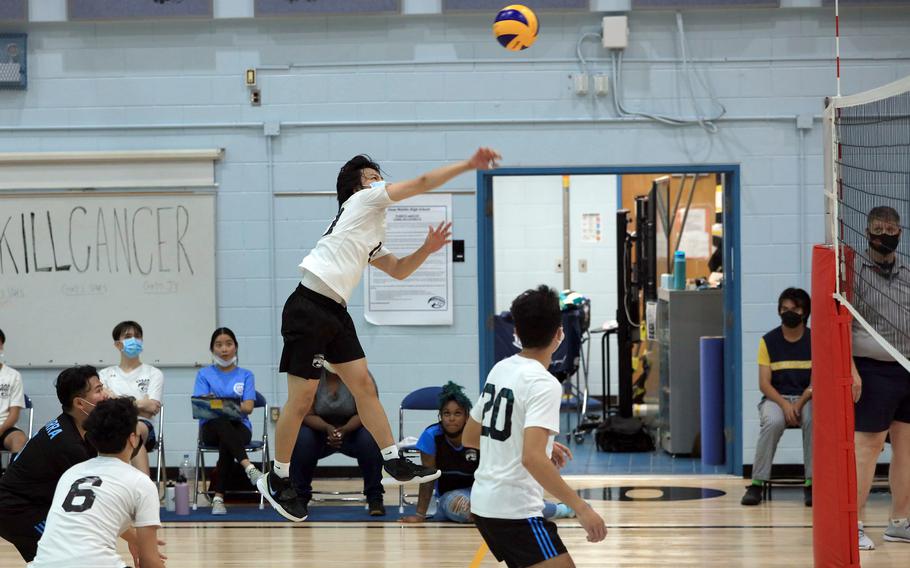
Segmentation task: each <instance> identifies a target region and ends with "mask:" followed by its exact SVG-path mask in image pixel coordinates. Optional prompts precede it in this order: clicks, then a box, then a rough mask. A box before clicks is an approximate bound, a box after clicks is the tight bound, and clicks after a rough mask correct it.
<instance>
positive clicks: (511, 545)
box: [474, 515, 568, 568]
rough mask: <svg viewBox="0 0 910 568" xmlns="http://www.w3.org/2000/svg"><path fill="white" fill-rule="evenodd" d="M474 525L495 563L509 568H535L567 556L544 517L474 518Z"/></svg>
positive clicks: (560, 541) (551, 525) (554, 527)
mask: <svg viewBox="0 0 910 568" xmlns="http://www.w3.org/2000/svg"><path fill="white" fill-rule="evenodd" d="M474 524H475V525H476V526H477V530H479V531H480V536H482V537H483V540H484V541H486V543H487V546H489V547H490V552H492V553H493V556H495V557H496V560H498V561H500V562H505V563H506V566H508V567H509V568H523V567H524V566H533V565H535V564H540V563H541V562H543V561H545V560H549V559H550V558H555V557H557V556H559V555H560V554H565V553H566V552H568V551H567V550H566V546H565V545H564V544H563V543H562V540H561V539H560V538H559V535H558V534H557V533H556V525H555V524H554V523H552V522H550V521H548V520H546V519H544V518H543V517H532V518H530V519H491V518H488V517H479V516H477V515H474Z"/></svg>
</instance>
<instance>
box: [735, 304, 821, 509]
mask: <svg viewBox="0 0 910 568" xmlns="http://www.w3.org/2000/svg"><path fill="white" fill-rule="evenodd" d="M811 307H812V304H811V300H810V298H809V294H808V293H807V292H806V291H805V290H803V289H800V288H787V289H786V290H784V291H783V292H781V295H780V297H779V298H778V299H777V313H778V315H779V316H780V320H781V325H780V326H779V327H776V328H774V329H772V330H771V331H769V332H768V333H766V334H765V335H764V337H762V338H761V340H760V341H759V344H758V385H759V389H761V393H762V399H761V402H760V403H758V412H759V415H760V416H761V423H760V424H761V430H760V431H759V434H758V444H757V445H756V447H755V461H754V462H753V464H752V485H750V486H749V487H748V488H747V489H746V494H745V495H743V498H742V501H741V503H742V504H743V505H758V504H759V503H761V501H762V485H764V484H765V482H767V481H768V480H769V479H771V465H772V464H773V463H774V453H775V452H776V451H777V444H778V442H780V437H781V436H782V435H783V433H784V430H786V429H787V428H788V427H796V426H801V427H802V430H803V463H804V464H805V472H806V485H805V487H804V488H803V496H804V501H805V504H806V506H807V507H811V506H812V406H811V404H810V402H809V401H810V400H811V399H812V386H811V380H812V340H811V334H810V330H809V328H808V327H807V326H806V322H807V321H808V319H809V313H810V311H811Z"/></svg>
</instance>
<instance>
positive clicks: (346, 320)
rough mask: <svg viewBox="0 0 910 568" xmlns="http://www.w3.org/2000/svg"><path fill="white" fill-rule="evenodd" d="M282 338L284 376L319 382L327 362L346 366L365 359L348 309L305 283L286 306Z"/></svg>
mask: <svg viewBox="0 0 910 568" xmlns="http://www.w3.org/2000/svg"><path fill="white" fill-rule="evenodd" d="M281 336H282V337H283V338H284V348H283V349H282V350H281V363H280V364H279V366H278V371H279V372H281V373H289V374H291V375H296V376H298V377H302V378H304V379H318V378H319V377H320V376H321V374H322V367H323V363H324V362H325V361H328V362H329V363H347V362H349V361H356V360H357V359H362V358H363V347H361V346H360V340H359V339H357V330H356V329H354V321H353V320H352V319H351V316H350V314H348V310H347V309H345V307H344V306H342V305H341V304H339V303H338V302H336V301H335V300H332V299H331V298H326V297H325V296H323V295H322V294H318V293H316V292H314V291H312V290H310V289H309V288H307V287H305V286H304V285H303V284H299V285H298V286H297V289H296V290H294V292H293V293H292V294H291V295H290V296H289V297H288V300H287V302H285V303H284V311H282V312H281Z"/></svg>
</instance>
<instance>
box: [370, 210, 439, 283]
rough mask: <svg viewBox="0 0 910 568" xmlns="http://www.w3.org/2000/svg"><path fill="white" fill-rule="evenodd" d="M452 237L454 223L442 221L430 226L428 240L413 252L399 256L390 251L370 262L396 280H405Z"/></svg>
mask: <svg viewBox="0 0 910 568" xmlns="http://www.w3.org/2000/svg"><path fill="white" fill-rule="evenodd" d="M451 237H452V223H446V222H445V221H442V222H440V223H439V225H437V226H436V227H433V226H432V225H431V226H430V227H429V230H428V232H427V238H426V240H425V241H424V243H423V244H422V245H421V246H420V248H418V249H417V250H415V251H414V252H412V253H411V254H409V255H407V256H403V257H401V258H398V257H397V256H395V255H394V254H391V253H389V254H386V255H383V256H380V257H379V258H377V259H376V260H373V261H371V262H370V264H372V265H373V266H375V267H376V268H378V269H379V270H382V271H383V272H385V273H386V274H388V275H389V276H391V277H392V278H395V279H396V280H404V279H405V278H407V277H408V276H410V275H411V274H413V273H414V271H415V270H417V269H418V268H420V266H421V265H422V264H423V263H424V262H426V260H427V259H428V258H429V257H430V255H431V254H433V253H435V252H436V251H438V250H439V249H441V248H442V247H444V246H446V245H447V244H449V243H450V242H452V239H451Z"/></svg>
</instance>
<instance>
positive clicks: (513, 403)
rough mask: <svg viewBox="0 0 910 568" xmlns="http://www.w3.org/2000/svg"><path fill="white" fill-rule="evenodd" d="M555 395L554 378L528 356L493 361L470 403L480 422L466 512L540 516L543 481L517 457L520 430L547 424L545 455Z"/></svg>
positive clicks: (554, 425)
mask: <svg viewBox="0 0 910 568" xmlns="http://www.w3.org/2000/svg"><path fill="white" fill-rule="evenodd" d="M561 400H562V387H561V386H560V384H559V381H557V380H556V377H554V376H553V375H551V374H550V373H549V371H547V369H546V368H545V367H544V366H543V365H541V364H540V363H539V362H537V361H535V360H534V359H529V358H527V357H522V356H521V355H513V356H511V357H509V358H508V359H503V360H502V361H500V362H499V363H496V365H495V366H494V367H493V369H492V370H491V371H490V374H489V375H488V376H487V382H486V384H485V385H484V388H483V392H482V393H481V394H480V399H479V400H478V401H477V404H475V405H474V407H473V408H472V409H471V418H473V419H474V420H476V421H477V422H479V423H480V424H481V426H482V430H481V436H480V465H479V466H478V468H477V471H476V472H475V473H474V486H473V488H472V489H471V512H472V513H474V514H477V515H480V516H481V517H489V518H494V519H528V518H531V517H539V516H541V514H542V512H543V487H541V486H540V484H539V483H537V481H536V480H535V479H534V478H533V477H531V474H530V473H528V470H527V469H525V467H524V465H522V463H521V455H522V450H523V448H524V431H525V428H531V427H535V426H536V427H540V428H546V429H547V430H549V431H550V439H549V440H548V441H547V455H548V456H549V455H551V453H552V451H553V439H554V438H555V437H556V434H557V433H559V404H560V402H561Z"/></svg>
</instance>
